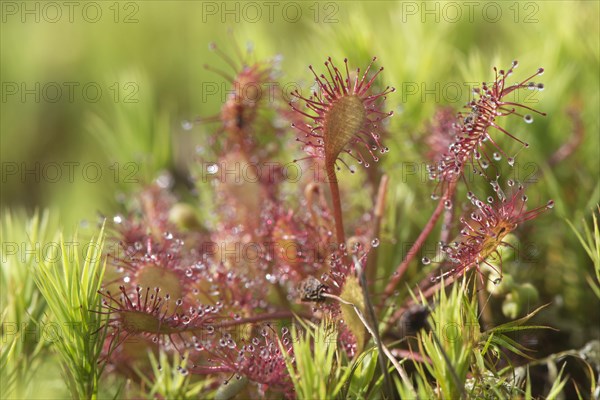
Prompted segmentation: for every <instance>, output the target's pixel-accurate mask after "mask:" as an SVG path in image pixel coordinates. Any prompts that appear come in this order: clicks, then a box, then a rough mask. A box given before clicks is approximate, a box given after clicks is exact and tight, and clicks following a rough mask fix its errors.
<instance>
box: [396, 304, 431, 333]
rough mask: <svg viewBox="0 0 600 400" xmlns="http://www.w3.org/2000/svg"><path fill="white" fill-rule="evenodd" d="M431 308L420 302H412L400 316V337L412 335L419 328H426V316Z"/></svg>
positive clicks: (427, 325)
mask: <svg viewBox="0 0 600 400" xmlns="http://www.w3.org/2000/svg"><path fill="white" fill-rule="evenodd" d="M430 313H431V310H430V309H429V308H428V307H426V306H423V305H420V304H413V305H412V306H410V307H409V308H408V310H406V311H405V312H404V314H402V317H400V334H401V336H402V337H405V336H414V335H416V333H417V332H418V331H420V330H421V329H428V328H429V323H428V322H427V317H429V314H430Z"/></svg>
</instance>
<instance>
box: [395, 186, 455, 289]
mask: <svg viewBox="0 0 600 400" xmlns="http://www.w3.org/2000/svg"><path fill="white" fill-rule="evenodd" d="M456 182H457V181H456V180H455V181H452V182H450V185H448V188H447V189H446V192H445V193H444V195H443V196H442V197H441V198H440V202H439V203H438V205H437V207H436V208H435V210H434V211H433V214H431V217H430V218H429V221H427V225H425V228H424V229H423V231H421V234H420V235H419V237H418V238H417V240H416V241H415V243H414V244H413V245H412V247H411V248H410V250H409V251H408V253H407V254H406V257H405V258H404V260H403V261H402V263H400V265H398V267H397V268H396V271H395V272H394V273H393V274H392V278H391V279H390V282H389V283H388V284H387V286H386V287H385V289H384V291H383V298H388V297H390V296H391V295H392V293H394V290H396V287H397V286H398V283H400V280H401V279H402V277H403V276H404V273H405V272H406V270H407V269H408V265H409V264H410V262H411V261H412V260H413V259H414V258H415V256H416V255H417V253H418V252H419V250H421V247H423V244H424V243H425V240H427V237H428V236H429V234H430V233H431V231H432V230H433V228H434V227H435V225H436V223H437V221H438V219H439V218H440V216H441V215H442V212H443V211H444V203H445V202H446V200H450V199H451V198H452V196H453V194H454V189H455V188H456Z"/></svg>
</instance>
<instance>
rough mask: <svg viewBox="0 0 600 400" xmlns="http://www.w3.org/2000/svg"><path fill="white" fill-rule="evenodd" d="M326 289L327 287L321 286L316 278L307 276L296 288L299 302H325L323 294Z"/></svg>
mask: <svg viewBox="0 0 600 400" xmlns="http://www.w3.org/2000/svg"><path fill="white" fill-rule="evenodd" d="M327 289H328V287H327V285H324V284H322V283H321V281H319V280H318V279H317V278H315V277H313V276H309V277H308V278H306V279H305V280H303V281H302V282H300V286H299V287H298V291H299V292H300V296H301V297H300V300H302V301H316V302H321V301H325V297H324V296H323V293H324V292H326V291H327Z"/></svg>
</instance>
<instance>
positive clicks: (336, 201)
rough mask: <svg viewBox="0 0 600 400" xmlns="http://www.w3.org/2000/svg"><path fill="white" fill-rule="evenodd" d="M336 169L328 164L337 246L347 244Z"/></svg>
mask: <svg viewBox="0 0 600 400" xmlns="http://www.w3.org/2000/svg"><path fill="white" fill-rule="evenodd" d="M334 168H335V167H334V166H333V165H332V164H331V163H328V164H327V167H326V169H327V180H328V181H329V189H330V190H331V201H332V203H333V218H334V219H335V235H336V239H337V244H338V245H339V244H342V243H346V237H345V234H344V222H343V219H342V201H341V198H340V188H339V187H338V181H337V176H336V175H335V169H334Z"/></svg>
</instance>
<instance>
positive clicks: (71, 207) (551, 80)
mask: <svg viewBox="0 0 600 400" xmlns="http://www.w3.org/2000/svg"><path fill="white" fill-rule="evenodd" d="M69 4H70V5H66V4H64V3H62V2H56V3H54V2H51V3H45V2H36V1H28V2H18V1H17V2H11V1H4V2H2V3H1V7H2V25H1V29H2V32H1V38H0V40H1V53H2V54H1V61H0V73H1V81H2V102H1V112H0V129H1V141H2V143H1V144H2V145H1V158H2V182H1V183H2V193H1V197H0V199H1V202H2V208H3V210H4V209H6V208H9V207H10V208H23V207H24V208H27V209H31V210H32V209H35V208H50V209H51V210H55V211H56V212H58V213H59V215H60V216H61V223H62V224H63V225H64V226H66V227H71V226H74V225H76V224H78V223H79V222H80V221H82V220H88V221H94V222H95V221H96V220H97V216H98V213H101V214H103V215H111V214H112V213H115V212H117V211H118V210H119V199H120V198H121V197H122V196H123V195H126V194H127V193H131V192H133V191H135V190H136V189H137V188H138V187H139V186H140V184H141V183H143V182H148V181H150V180H152V179H154V178H155V177H156V176H157V174H158V173H159V171H161V170H164V169H167V170H171V171H180V172H184V173H185V171H186V166H187V165H189V163H192V162H193V161H194V158H195V155H194V151H195V150H194V149H195V147H196V146H198V145H202V144H203V143H204V142H205V141H206V138H207V137H208V134H209V133H210V132H214V131H215V130H216V126H215V125H200V126H195V127H194V128H193V129H192V130H185V129H183V128H182V121H186V120H193V119H195V118H196V117H199V116H204V117H206V116H211V115H214V114H215V113H217V112H218V110H219V108H220V105H221V103H222V102H223V100H224V97H225V95H226V92H225V88H226V86H222V85H225V79H223V78H221V77H220V76H218V75H217V74H214V73H212V72H209V71H206V70H205V69H204V68H203V65H204V64H210V65H212V66H214V67H217V68H221V69H223V70H227V69H226V68H227V66H226V64H225V62H224V61H223V60H222V59H220V58H219V57H218V56H217V55H216V54H215V53H212V52H210V51H209V48H208V44H209V43H210V42H216V43H217V44H218V45H219V46H220V48H222V49H223V50H224V51H225V52H226V53H228V54H233V49H234V46H235V44H234V43H235V42H237V43H238V44H240V46H242V47H245V46H246V43H247V42H252V43H253V47H254V51H255V53H256V57H257V59H261V58H271V57H273V56H277V55H280V56H282V61H281V75H280V77H279V82H281V83H282V85H281V86H280V87H283V85H284V84H290V85H294V84H297V85H299V86H300V87H302V88H308V87H309V86H310V84H311V81H312V76H311V75H310V73H309V71H308V68H307V67H308V65H310V64H313V65H322V62H323V61H325V59H326V57H327V56H332V57H337V58H338V59H341V58H343V57H348V58H349V59H350V64H351V66H354V67H357V66H360V67H364V65H366V64H367V63H368V61H369V60H370V58H371V57H372V56H377V57H378V62H377V65H383V66H384V67H385V71H384V72H383V74H382V78H381V82H382V83H385V84H389V85H391V86H394V87H396V89H397V92H396V93H395V94H392V95H390V96H389V99H388V106H389V107H391V108H392V109H394V110H395V111H396V115H395V116H394V118H393V119H392V121H391V124H390V127H389V130H390V136H389V138H388V139H387V142H386V145H387V146H389V147H390V149H391V151H390V153H389V154H388V155H387V156H386V157H384V160H383V161H382V163H381V165H380V166H381V168H383V169H384V170H385V171H387V172H388V173H389V174H390V175H391V191H390V196H389V201H390V204H391V208H392V211H391V213H393V216H394V220H393V221H391V222H388V223H387V225H386V226H384V228H385V229H386V231H385V234H384V237H383V239H384V247H383V248H384V249H385V248H386V247H385V245H386V243H387V250H385V251H387V253H386V254H388V255H389V257H390V260H389V264H390V266H393V264H395V263H397V262H398V261H399V260H400V259H401V256H402V255H401V253H400V252H399V251H394V250H393V244H394V240H395V241H396V243H397V242H398V241H403V240H404V241H408V240H413V238H414V237H416V235H417V234H418V232H419V230H420V227H422V226H423V224H424V222H425V221H426V220H427V218H428V215H429V214H428V213H426V212H423V213H415V212H413V210H414V209H415V208H417V207H418V208H419V209H421V208H422V207H429V208H431V209H433V203H432V204H429V203H426V202H425V200H427V199H428V198H429V194H430V193H431V190H432V185H431V184H430V183H429V182H427V181H425V180H424V179H423V176H424V172H423V171H421V172H420V173H418V174H408V173H407V169H406V166H407V165H413V164H411V163H416V165H421V163H423V162H425V161H426V160H425V158H424V154H426V152H427V148H426V147H425V146H424V144H423V142H422V138H423V136H424V135H425V133H426V132H425V127H426V126H427V123H428V122H429V120H430V119H431V117H432V115H433V113H434V111H435V109H436V107H439V106H440V105H451V106H453V107H455V108H456V109H457V110H458V109H459V108H460V107H461V106H462V104H464V103H465V102H466V101H467V100H468V99H469V95H470V93H469V90H468V87H469V86H468V85H470V86H472V85H473V83H475V82H479V81H490V80H492V79H493V71H492V67H493V66H498V67H499V68H508V67H509V66H510V63H511V62H512V60H514V59H518V60H519V68H518V69H517V70H516V72H515V79H518V78H526V77H528V76H529V75H530V74H531V73H533V72H535V71H536V70H537V68H538V67H540V66H543V67H544V68H545V70H546V72H545V74H544V75H543V76H542V77H540V78H539V80H540V81H542V82H544V84H545V90H544V91H542V92H540V93H537V94H535V96H533V97H531V98H527V99H525V101H524V99H522V98H521V99H520V100H521V101H522V102H525V103H526V104H528V105H530V106H533V107H535V108H537V109H539V110H541V111H543V112H546V113H548V116H547V117H545V118H542V117H537V116H536V118H535V122H534V123H533V124H531V125H526V124H524V123H523V121H522V120H520V119H518V118H513V119H510V118H509V119H508V120H507V121H506V122H505V123H506V126H508V128H509V130H510V131H511V132H513V133H515V134H516V135H517V136H519V137H520V138H522V139H523V140H525V141H527V142H529V143H530V144H531V146H530V148H529V149H526V150H523V151H521V152H520V153H519V157H518V159H517V160H518V162H517V169H516V171H517V172H516V173H517V174H519V175H518V176H517V177H518V178H520V179H521V180H524V179H529V181H532V180H537V181H539V182H537V183H536V184H535V185H533V186H532V187H531V188H530V190H529V191H528V194H529V197H530V199H531V200H530V202H531V204H532V205H534V204H544V203H545V202H546V200H547V199H549V198H552V199H554V200H555V202H556V207H555V208H554V210H553V211H552V213H550V214H546V215H544V216H543V217H541V218H540V219H539V221H537V222H535V224H532V225H533V227H532V228H531V229H529V230H528V231H527V235H528V239H529V240H531V242H532V243H536V246H537V247H536V249H537V250H536V251H537V252H538V253H539V257H538V258H537V259H536V260H538V262H537V263H536V264H535V265H534V266H530V267H528V268H525V269H524V271H525V272H524V273H525V274H526V275H527V279H528V280H531V281H532V282H534V283H535V284H536V287H538V288H539V289H540V291H541V292H542V300H543V301H553V302H554V304H556V305H557V307H556V308H555V309H554V310H555V311H553V312H555V313H557V314H560V315H562V316H563V318H564V321H563V322H562V324H563V325H564V326H561V328H566V329H567V330H568V331H570V332H571V333H572V334H573V335H572V338H571V340H570V342H569V344H568V345H571V346H579V345H581V344H582V343H583V342H584V340H587V339H589V338H590V337H592V336H596V337H597V335H598V332H597V330H596V327H595V324H594V321H596V322H597V321H598V311H597V309H598V308H597V300H595V298H594V297H593V296H592V295H591V294H590V293H589V287H588V283H587V282H586V276H588V275H590V274H591V273H592V266H591V265H592V264H591V262H590V260H589V259H588V258H587V256H586V255H585V253H584V252H583V250H582V249H581V246H580V245H579V243H578V242H577V239H576V238H575V236H574V234H573V233H572V231H571V230H570V229H569V228H568V226H567V224H566V222H565V219H569V220H571V221H575V223H576V225H577V224H580V220H581V219H582V218H583V217H589V215H590V214H591V212H592V209H593V207H594V206H595V205H596V204H597V203H598V202H599V200H600V187H599V174H600V166H599V159H600V143H599V134H598V133H599V126H598V115H599V111H600V102H599V96H600V90H599V88H600V87H599V75H600V74H599V72H600V71H599V56H600V43H599V37H600V31H599V18H600V10H599V4H600V3H599V2H597V1H543V2H516V1H514V2H513V1H508V2H491V3H489V2H477V1H475V2H431V3H429V2H428V3H423V2H409V1H407V2H395V1H385V2H375V1H374V2H354V1H343V2H331V1H323V2H312V1H311V2H200V1H147V2H111V1H108V2H104V1H102V2H82V3H80V2H72V3H69ZM228 30H232V31H233V34H234V36H235V38H236V39H235V40H233V39H232V38H231V36H230V35H228V34H227V32H228ZM537 79H538V78H536V81H537ZM215 84H216V87H218V88H219V89H218V91H217V93H216V94H214V93H211V92H210V91H209V89H213V88H214V87H215ZM211 85H212V86H211ZM290 87H291V88H293V86H286V88H290ZM457 88H460V90H458V89H457ZM568 110H573V113H574V115H575V120H574V119H573V118H572V117H569V115H568ZM577 121H580V122H581V124H582V127H583V131H584V135H583V137H582V138H580V139H581V141H582V142H581V143H580V144H579V145H578V146H576V147H574V150H573V152H572V153H571V154H569V155H568V157H566V158H565V159H564V160H562V161H560V162H558V163H556V164H554V165H551V164H550V163H549V160H550V159H551V157H552V156H553V154H555V153H556V152H557V151H558V150H559V149H560V148H561V146H563V145H565V143H569V141H577V138H578V135H577V134H576V133H575V131H576V129H574V124H575V123H576V122H577ZM289 137H290V145H289V149H290V150H289V151H290V157H289V158H290V160H291V159H293V158H295V157H296V156H297V154H298V153H299V150H298V146H297V144H296V142H294V141H293V139H292V138H293V134H292V133H291V132H290V133H289ZM500 140H501V141H502V143H503V144H504V148H505V149H507V151H508V152H511V151H512V152H513V153H514V152H516V151H517V150H518V147H519V146H518V145H517V143H515V142H513V141H510V140H504V139H500ZM520 160H523V161H524V162H525V161H526V162H532V163H533V164H525V163H523V164H521V165H519V161H520ZM407 163H408V164H407ZM534 173H535V174H534ZM528 183H531V182H528ZM349 201H354V200H353V199H350V200H349ZM357 201H358V202H360V200H357ZM423 204H425V206H424V205H423ZM3 212H4V211H3ZM398 221H400V223H397V222H398ZM578 226H579V225H578ZM382 251H383V250H382ZM590 315H592V316H594V318H590ZM567 316H568V317H567ZM557 324H559V323H558V322H557Z"/></svg>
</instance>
